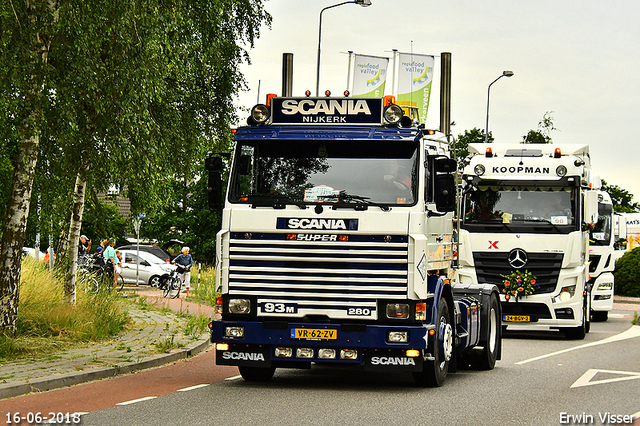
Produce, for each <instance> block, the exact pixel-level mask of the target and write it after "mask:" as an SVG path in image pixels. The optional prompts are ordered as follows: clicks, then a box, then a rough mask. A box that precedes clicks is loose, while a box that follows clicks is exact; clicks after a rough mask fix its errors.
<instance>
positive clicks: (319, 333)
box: [291, 328, 338, 340]
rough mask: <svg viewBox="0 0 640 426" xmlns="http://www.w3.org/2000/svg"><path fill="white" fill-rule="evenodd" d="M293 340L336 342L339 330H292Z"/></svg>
mask: <svg viewBox="0 0 640 426" xmlns="http://www.w3.org/2000/svg"><path fill="white" fill-rule="evenodd" d="M291 338H292V339H321V340H335V339H337V338H338V330H336V329H330V328H292V329H291Z"/></svg>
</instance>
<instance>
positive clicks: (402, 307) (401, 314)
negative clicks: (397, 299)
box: [386, 303, 411, 319]
mask: <svg viewBox="0 0 640 426" xmlns="http://www.w3.org/2000/svg"><path fill="white" fill-rule="evenodd" d="M386 311H387V318H393V319H407V318H409V313H410V312H411V308H410V307H409V304H408V303H387V309H386Z"/></svg>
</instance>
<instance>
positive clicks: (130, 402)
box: [116, 396, 157, 405]
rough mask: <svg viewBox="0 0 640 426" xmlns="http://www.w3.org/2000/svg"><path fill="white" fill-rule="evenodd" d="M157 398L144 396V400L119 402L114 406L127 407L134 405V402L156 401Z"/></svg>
mask: <svg viewBox="0 0 640 426" xmlns="http://www.w3.org/2000/svg"><path fill="white" fill-rule="evenodd" d="M156 398H157V396H145V397H144V398H139V399H132V400H131V401H125V402H119V403H117V404H116V405H129V404H135V403H136V402H142V401H148V400H150V399H156Z"/></svg>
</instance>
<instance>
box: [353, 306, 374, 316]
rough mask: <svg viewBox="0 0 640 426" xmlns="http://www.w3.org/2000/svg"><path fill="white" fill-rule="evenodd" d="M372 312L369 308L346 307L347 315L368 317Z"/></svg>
mask: <svg viewBox="0 0 640 426" xmlns="http://www.w3.org/2000/svg"><path fill="white" fill-rule="evenodd" d="M372 313H373V311H372V309H371V308H347V315H350V316H357V317H370V316H371V314H372Z"/></svg>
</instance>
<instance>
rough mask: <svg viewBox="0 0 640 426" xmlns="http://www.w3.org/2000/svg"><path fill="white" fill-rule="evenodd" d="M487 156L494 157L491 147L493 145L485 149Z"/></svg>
mask: <svg viewBox="0 0 640 426" xmlns="http://www.w3.org/2000/svg"><path fill="white" fill-rule="evenodd" d="M484 155H485V157H487V158H491V157H493V150H492V149H491V147H487V150H486V151H485V154H484Z"/></svg>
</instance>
